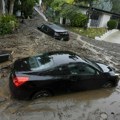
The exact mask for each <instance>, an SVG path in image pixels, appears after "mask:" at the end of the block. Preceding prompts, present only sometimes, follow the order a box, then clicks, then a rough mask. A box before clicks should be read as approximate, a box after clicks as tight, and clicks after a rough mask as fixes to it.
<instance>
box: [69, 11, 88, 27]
mask: <svg viewBox="0 0 120 120" xmlns="http://www.w3.org/2000/svg"><path fill="white" fill-rule="evenodd" d="M87 20H88V18H87V16H86V15H83V14H82V13H75V14H74V15H73V16H72V17H71V18H70V22H71V26H72V27H84V26H85V24H86V22H87Z"/></svg>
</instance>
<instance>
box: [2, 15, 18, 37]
mask: <svg viewBox="0 0 120 120" xmlns="http://www.w3.org/2000/svg"><path fill="white" fill-rule="evenodd" d="M17 27H18V22H17V20H16V18H15V17H14V16H10V15H4V16H0V35H4V34H9V33H12V32H13V31H14V30H15V28H17Z"/></svg>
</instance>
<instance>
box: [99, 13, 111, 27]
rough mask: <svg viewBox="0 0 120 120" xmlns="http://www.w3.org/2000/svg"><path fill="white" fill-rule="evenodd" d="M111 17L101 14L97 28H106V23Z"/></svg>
mask: <svg viewBox="0 0 120 120" xmlns="http://www.w3.org/2000/svg"><path fill="white" fill-rule="evenodd" d="M110 17H111V15H110V14H106V13H103V14H102V15H100V17H99V23H100V24H99V27H107V22H108V21H109V20H110Z"/></svg>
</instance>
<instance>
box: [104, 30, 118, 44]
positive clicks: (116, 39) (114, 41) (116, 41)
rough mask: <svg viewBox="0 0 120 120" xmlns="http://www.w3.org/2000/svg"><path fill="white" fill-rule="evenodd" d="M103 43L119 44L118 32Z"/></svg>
mask: <svg viewBox="0 0 120 120" xmlns="http://www.w3.org/2000/svg"><path fill="white" fill-rule="evenodd" d="M104 41H107V42H112V43H118V44H120V31H117V32H115V33H113V34H111V35H109V36H108V37H106V38H105V39H104Z"/></svg>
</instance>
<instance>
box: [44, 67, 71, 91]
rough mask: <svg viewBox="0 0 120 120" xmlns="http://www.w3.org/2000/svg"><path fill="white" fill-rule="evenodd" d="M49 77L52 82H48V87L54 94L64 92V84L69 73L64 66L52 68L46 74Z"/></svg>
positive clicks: (65, 88) (65, 89)
mask: <svg viewBox="0 0 120 120" xmlns="http://www.w3.org/2000/svg"><path fill="white" fill-rule="evenodd" d="M46 74H47V75H49V76H52V78H53V79H52V80H51V81H50V83H49V85H50V86H51V88H52V89H53V90H54V91H55V92H57V93H58V92H59V93H61V92H66V91H67V89H68V88H67V87H66V82H67V81H68V79H69V71H68V69H67V67H66V66H59V67H56V68H53V69H51V70H49V71H48V73H46Z"/></svg>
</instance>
